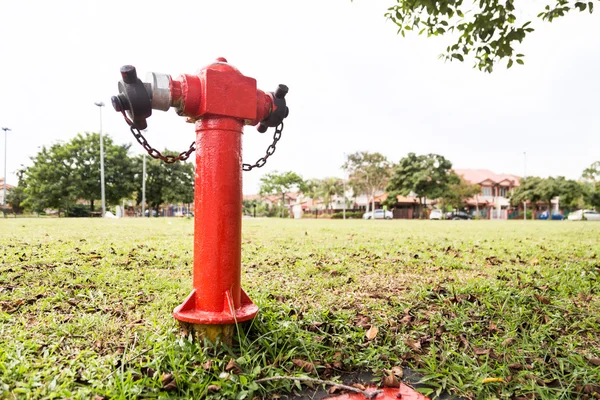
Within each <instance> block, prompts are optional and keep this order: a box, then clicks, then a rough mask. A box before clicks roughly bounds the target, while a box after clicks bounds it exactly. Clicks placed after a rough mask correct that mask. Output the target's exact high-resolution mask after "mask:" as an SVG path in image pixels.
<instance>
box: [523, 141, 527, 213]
mask: <svg viewBox="0 0 600 400" xmlns="http://www.w3.org/2000/svg"><path fill="white" fill-rule="evenodd" d="M523 160H524V164H523V165H524V167H523V180H525V179H527V152H526V151H524V152H523ZM523 213H524V214H523V220H524V221H527V200H525V201H524V202H523Z"/></svg>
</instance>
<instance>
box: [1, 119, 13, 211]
mask: <svg viewBox="0 0 600 400" xmlns="http://www.w3.org/2000/svg"><path fill="white" fill-rule="evenodd" d="M2 130H3V131H4V189H3V190H4V193H3V194H4V197H2V207H4V208H6V154H7V152H6V145H7V137H8V131H10V130H11V129H10V128H6V127H5V128H2ZM3 214H4V218H6V211H4V212H3Z"/></svg>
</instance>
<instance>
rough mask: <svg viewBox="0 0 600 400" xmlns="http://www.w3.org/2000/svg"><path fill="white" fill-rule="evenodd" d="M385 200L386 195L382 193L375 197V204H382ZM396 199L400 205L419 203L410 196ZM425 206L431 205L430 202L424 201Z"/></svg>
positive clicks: (399, 196) (415, 198) (428, 200)
mask: <svg viewBox="0 0 600 400" xmlns="http://www.w3.org/2000/svg"><path fill="white" fill-rule="evenodd" d="M387 198H388V194H387V193H382V194H380V195H379V196H375V202H382V201H385V200H386V199H387ZM396 198H397V199H398V203H400V204H415V203H419V199H418V198H417V197H412V196H408V197H405V196H401V195H398V196H397V197H396ZM426 204H431V200H430V199H426Z"/></svg>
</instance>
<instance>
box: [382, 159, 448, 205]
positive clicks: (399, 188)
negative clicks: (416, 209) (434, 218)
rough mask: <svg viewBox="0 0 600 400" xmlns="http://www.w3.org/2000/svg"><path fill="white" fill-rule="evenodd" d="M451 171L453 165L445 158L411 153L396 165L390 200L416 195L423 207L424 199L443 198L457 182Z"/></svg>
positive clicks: (388, 187) (390, 187)
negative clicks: (451, 185) (449, 186)
mask: <svg viewBox="0 0 600 400" xmlns="http://www.w3.org/2000/svg"><path fill="white" fill-rule="evenodd" d="M451 169H452V163H451V162H450V161H449V160H447V159H446V158H445V157H444V156H440V155H438V154H423V155H416V154H415V153H409V154H408V155H407V156H406V157H404V158H403V159H401V160H400V162H399V163H398V164H396V165H394V169H393V172H392V177H391V179H390V182H389V184H388V186H387V191H388V199H395V198H396V197H397V196H398V195H402V196H408V195H410V194H411V193H414V194H415V195H416V196H417V197H419V199H420V201H421V205H422V204H423V198H430V199H438V198H441V197H443V196H444V194H446V193H447V190H448V185H449V184H450V183H452V182H455V180H456V177H455V175H453V174H452V172H451ZM392 201H393V200H392Z"/></svg>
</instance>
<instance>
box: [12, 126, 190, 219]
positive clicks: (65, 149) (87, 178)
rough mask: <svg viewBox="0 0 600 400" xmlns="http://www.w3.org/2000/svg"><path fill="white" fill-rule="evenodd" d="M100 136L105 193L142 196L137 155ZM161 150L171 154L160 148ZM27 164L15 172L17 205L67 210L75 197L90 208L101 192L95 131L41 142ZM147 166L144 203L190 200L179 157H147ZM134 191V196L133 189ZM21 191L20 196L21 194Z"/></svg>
mask: <svg viewBox="0 0 600 400" xmlns="http://www.w3.org/2000/svg"><path fill="white" fill-rule="evenodd" d="M103 141H104V177H105V196H106V202H107V204H109V205H117V204H119V203H120V202H121V200H123V199H128V198H133V197H137V200H138V203H139V201H141V198H142V196H141V190H142V176H141V175H142V157H141V156H138V157H130V156H129V148H130V145H129V144H124V145H118V144H115V143H114V142H113V141H112V139H111V138H110V136H107V135H105V136H104V137H103ZM163 154H174V153H173V152H169V151H168V150H165V151H164V152H163ZM31 160H32V162H33V163H32V165H31V166H29V167H27V168H24V169H23V170H22V171H21V172H20V174H21V175H20V179H19V186H18V187H19V188H22V192H20V191H19V190H17V191H15V195H14V196H16V195H17V194H22V197H20V198H18V199H15V201H16V200H19V206H24V207H26V208H28V209H31V210H33V211H38V212H40V211H43V210H44V209H46V208H53V209H57V210H59V214H60V212H61V210H65V211H69V210H70V209H72V208H73V206H74V205H75V203H76V202H77V201H78V200H82V199H83V200H87V201H88V202H89V204H90V210H91V211H94V203H95V202H96V201H98V200H99V199H100V198H101V192H100V135H99V134H97V133H85V134H78V135H77V136H75V137H74V138H73V139H71V140H70V141H69V142H67V143H55V144H53V145H51V146H49V147H46V146H43V147H42V148H41V150H40V151H39V152H38V154H36V155H35V156H34V157H32V158H31ZM147 166H148V168H147V180H146V183H147V190H146V195H147V198H148V203H150V204H152V206H153V208H156V207H158V205H160V204H162V203H163V202H169V203H175V202H183V203H191V202H192V201H193V193H194V166H193V164H192V163H185V162H179V163H175V164H165V163H163V162H162V161H159V160H154V159H151V160H149V162H148V165H147ZM136 192H137V193H138V194H137V196H135V193H136ZM23 197H24V198H23Z"/></svg>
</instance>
